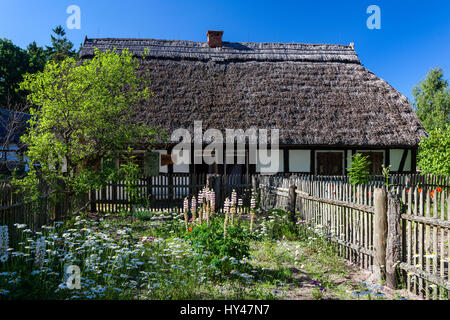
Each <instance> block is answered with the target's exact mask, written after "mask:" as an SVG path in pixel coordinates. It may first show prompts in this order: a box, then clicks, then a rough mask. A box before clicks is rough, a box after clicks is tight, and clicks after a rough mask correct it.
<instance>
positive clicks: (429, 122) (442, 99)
mask: <svg viewBox="0 0 450 320" xmlns="http://www.w3.org/2000/svg"><path fill="white" fill-rule="evenodd" d="M413 96H414V102H413V105H414V109H415V111H416V113H417V116H418V117H419V119H420V121H421V122H422V125H423V126H424V128H425V130H426V131H427V132H430V131H432V130H433V129H436V128H444V127H445V125H446V124H450V91H449V85H448V81H447V80H445V79H444V70H442V69H441V68H435V69H432V70H431V71H430V72H429V73H428V74H427V77H426V78H425V80H423V81H421V82H420V83H419V84H418V85H417V86H416V87H414V89H413Z"/></svg>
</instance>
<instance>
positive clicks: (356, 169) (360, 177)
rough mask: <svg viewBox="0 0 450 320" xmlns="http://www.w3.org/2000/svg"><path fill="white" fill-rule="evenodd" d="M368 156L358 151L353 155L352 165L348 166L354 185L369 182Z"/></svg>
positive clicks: (351, 181)
mask: <svg viewBox="0 0 450 320" xmlns="http://www.w3.org/2000/svg"><path fill="white" fill-rule="evenodd" d="M368 158H369V157H368V156H363V155H362V154H361V153H356V154H354V155H353V157H352V166H351V167H350V168H347V170H348V175H349V177H350V183H351V184H353V185H356V184H364V183H367V182H369V178H370V169H369V167H370V163H371V162H370V161H369V160H368Z"/></svg>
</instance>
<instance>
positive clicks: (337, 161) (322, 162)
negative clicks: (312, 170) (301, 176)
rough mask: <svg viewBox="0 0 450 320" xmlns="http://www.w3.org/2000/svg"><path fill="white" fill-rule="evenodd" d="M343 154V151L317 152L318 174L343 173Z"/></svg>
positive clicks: (332, 174)
mask: <svg viewBox="0 0 450 320" xmlns="http://www.w3.org/2000/svg"><path fill="white" fill-rule="evenodd" d="M343 155H344V154H343V153H342V152H317V174H319V175H328V176H334V175H342V169H343V164H342V161H343Z"/></svg>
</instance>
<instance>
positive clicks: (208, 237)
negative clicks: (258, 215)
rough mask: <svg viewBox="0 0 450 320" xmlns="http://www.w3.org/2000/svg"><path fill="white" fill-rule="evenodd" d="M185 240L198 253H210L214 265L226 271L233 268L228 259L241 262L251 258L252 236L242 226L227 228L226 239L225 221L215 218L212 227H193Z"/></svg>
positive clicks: (211, 222)
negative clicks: (190, 243) (189, 242)
mask: <svg viewBox="0 0 450 320" xmlns="http://www.w3.org/2000/svg"><path fill="white" fill-rule="evenodd" d="M185 238H186V239H187V240H189V241H191V242H192V245H193V247H194V249H195V250H197V251H198V252H200V253H205V252H209V253H210V255H211V256H212V263H213V265H217V266H220V267H221V268H222V270H223V271H225V270H228V269H229V268H230V267H231V265H230V259H228V258H234V259H236V260H241V259H243V258H245V257H248V256H249V254H250V240H251V239H252V235H251V233H250V232H249V231H248V230H246V229H244V228H243V227H242V226H240V225H234V226H229V227H227V236H226V237H224V234H223V219H222V218H215V219H213V220H211V221H210V226H207V224H206V223H204V224H202V225H198V226H193V227H192V231H189V232H187V233H186V235H185ZM231 261H233V259H232V260H231ZM228 271H229V270H228ZM225 272H226V271H225Z"/></svg>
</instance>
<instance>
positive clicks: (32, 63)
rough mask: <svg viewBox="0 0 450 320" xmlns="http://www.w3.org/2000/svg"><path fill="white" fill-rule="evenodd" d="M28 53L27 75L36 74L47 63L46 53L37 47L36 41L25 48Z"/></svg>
mask: <svg viewBox="0 0 450 320" xmlns="http://www.w3.org/2000/svg"><path fill="white" fill-rule="evenodd" d="M27 52H28V58H29V61H28V64H29V71H28V72H29V73H36V72H40V71H42V70H44V67H45V64H46V63H47V59H48V56H47V52H46V51H45V50H44V48H42V47H39V46H38V45H37V44H36V41H33V42H32V43H30V44H29V45H28V47H27Z"/></svg>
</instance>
